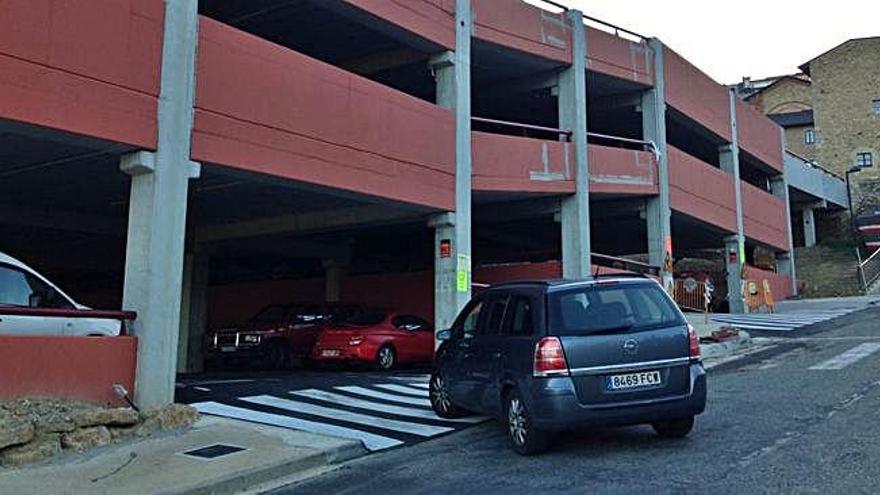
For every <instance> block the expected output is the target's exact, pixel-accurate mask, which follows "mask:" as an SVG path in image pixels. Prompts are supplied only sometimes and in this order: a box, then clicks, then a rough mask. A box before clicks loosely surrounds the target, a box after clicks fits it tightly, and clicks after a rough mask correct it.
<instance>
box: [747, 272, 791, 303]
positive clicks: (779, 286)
mask: <svg viewBox="0 0 880 495" xmlns="http://www.w3.org/2000/svg"><path fill="white" fill-rule="evenodd" d="M746 279H748V280H753V281H755V282H758V283H759V284H760V283H762V281H763V280H766V281H767V282H769V284H770V292H771V293H772V294H773V300H774V301H781V300H783V299H788V298H789V297H791V277H789V276H787V275H783V274H781V273H776V272H771V271H768V270H761V269H760V268H755V267H754V266H747V267H746Z"/></svg>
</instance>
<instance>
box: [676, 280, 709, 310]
mask: <svg viewBox="0 0 880 495" xmlns="http://www.w3.org/2000/svg"><path fill="white" fill-rule="evenodd" d="M673 297H674V299H675V303H676V304H678V307H680V308H682V309H689V310H691V311H699V312H708V311H709V297H710V294H709V293H708V292H707V291H706V284H705V283H704V282H699V281H697V280H695V279H693V278H686V279H681V278H677V279H675V290H674V291H673Z"/></svg>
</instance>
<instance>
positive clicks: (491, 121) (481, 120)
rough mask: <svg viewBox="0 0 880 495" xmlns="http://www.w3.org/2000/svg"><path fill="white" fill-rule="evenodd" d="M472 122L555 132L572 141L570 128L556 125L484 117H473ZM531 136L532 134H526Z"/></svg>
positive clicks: (524, 129) (549, 132) (548, 132)
mask: <svg viewBox="0 0 880 495" xmlns="http://www.w3.org/2000/svg"><path fill="white" fill-rule="evenodd" d="M471 122H476V123H479V124H488V125H490V126H499V127H508V128H512V129H521V130H523V131H535V132H541V133H547V134H555V135H557V136H562V137H563V138H565V140H566V141H571V136H572V132H571V130H569V129H558V128H556V127H545V126H541V125H532V124H523V123H521V122H511V121H509V120H498V119H487V118H483V117H471ZM526 137H531V136H526Z"/></svg>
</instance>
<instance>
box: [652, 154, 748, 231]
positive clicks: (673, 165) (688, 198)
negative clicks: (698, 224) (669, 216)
mask: <svg viewBox="0 0 880 495" xmlns="http://www.w3.org/2000/svg"><path fill="white" fill-rule="evenodd" d="M667 149H668V154H669V194H670V203H671V205H672V209H674V210H677V211H680V212H682V213H685V214H687V215H688V216H691V217H694V218H697V219H699V220H702V221H704V222H707V223H710V224H712V225H715V226H717V227H721V228H723V229H725V230H727V231H728V232H736V196H735V192H734V189H733V178H732V177H731V176H730V175H728V174H727V173H725V172H723V171H721V170H720V169H718V168H716V167H713V166H712V165H709V164H708V163H704V162H703V161H701V160H700V159H698V158H695V157H693V156H691V155H688V154H687V153H685V152H683V151H681V150H678V149H676V148H674V147H672V146H668V147H667Z"/></svg>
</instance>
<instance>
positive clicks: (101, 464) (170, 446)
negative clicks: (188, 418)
mask: <svg viewBox="0 0 880 495" xmlns="http://www.w3.org/2000/svg"><path fill="white" fill-rule="evenodd" d="M218 445H221V446H225V447H227V450H235V451H234V452H231V453H229V454H226V455H221V456H219V457H214V458H209V457H196V456H195V455H194V454H195V453H197V452H193V451H197V450H198V449H204V448H206V447H214V448H213V449H211V450H213V451H214V452H211V451H210V450H209V451H206V452H205V453H206V454H209V455H211V454H214V453H218V452H220V450H221V448H218V447H217V446H218ZM365 453H366V450H365V449H364V447H363V445H362V444H361V443H360V442H356V441H351V440H344V439H340V438H335V437H329V436H325V435H315V434H312V433H306V432H302V431H297V430H289V429H282V428H273V427H268V426H262V425H257V424H252V423H245V422H240V421H233V420H228V419H222V418H214V417H203V418H202V419H201V420H199V422H198V423H197V424H196V426H195V427H194V428H193V429H192V430H190V431H188V432H186V433H183V434H179V435H168V436H161V437H157V438H152V439H148V440H145V441H140V442H135V443H131V444H124V445H112V446H108V447H106V448H104V449H99V450H97V451H95V452H94V453H92V454H89V455H87V456H74V455H71V456H68V457H67V458H65V459H62V460H61V461H60V462H53V463H51V464H47V465H42V466H35V467H29V468H22V469H17V470H2V469H0V494H2V495H13V494H26V493H39V494H41V495H55V494H59V495H62V494H63V495H66V494H71V495H74V494H75V495H80V494H85V493H88V494H117V493H129V494H153V493H163V494H164V493H168V494H170V493H174V494H208V493H210V494H226V493H240V492H242V491H244V490H251V489H254V488H255V487H259V486H265V487H267V488H268V486H269V485H270V484H271V483H272V482H274V481H277V480H278V479H281V478H284V477H286V476H290V475H293V474H302V473H304V472H308V471H310V470H316V469H321V468H326V467H327V466H329V465H332V464H335V463H338V462H342V461H346V460H349V459H352V458H354V457H357V456H360V455H363V454H365Z"/></svg>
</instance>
